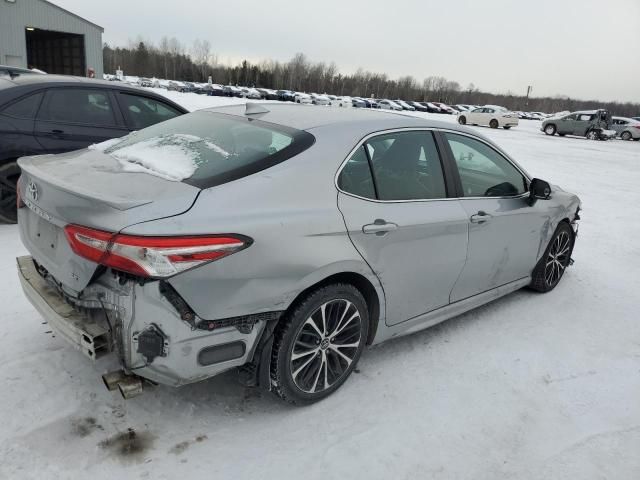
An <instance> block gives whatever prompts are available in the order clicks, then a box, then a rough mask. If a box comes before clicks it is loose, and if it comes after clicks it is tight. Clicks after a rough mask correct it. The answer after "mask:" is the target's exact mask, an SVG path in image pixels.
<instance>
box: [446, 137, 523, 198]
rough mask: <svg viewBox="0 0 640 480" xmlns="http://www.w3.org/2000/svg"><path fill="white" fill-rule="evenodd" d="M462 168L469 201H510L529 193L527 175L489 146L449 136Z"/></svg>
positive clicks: (448, 138) (457, 161)
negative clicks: (494, 199) (509, 199)
mask: <svg viewBox="0 0 640 480" xmlns="http://www.w3.org/2000/svg"><path fill="white" fill-rule="evenodd" d="M445 137H446V139H447V141H448V143H449V146H450V147H451V151H452V153H453V156H454V158H455V161H456V164H457V166H458V172H459V173H460V181H461V182H462V189H463V191H464V196H465V197H507V196H513V195H519V194H522V193H524V192H526V191H527V183H526V178H525V177H524V175H522V174H521V173H520V171H519V170H518V169H517V168H516V167H514V166H513V165H512V164H511V162H509V161H508V160H507V159H506V158H504V157H503V156H502V155H500V154H499V153H498V152H496V151H495V150H494V149H493V148H491V147H489V146H488V145H486V144H485V143H483V142H481V141H479V140H475V139H473V138H471V137H467V136H464V135H456V134H453V133H445Z"/></svg>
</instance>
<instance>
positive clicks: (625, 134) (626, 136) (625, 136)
mask: <svg viewBox="0 0 640 480" xmlns="http://www.w3.org/2000/svg"><path fill="white" fill-rule="evenodd" d="M620 138H621V139H622V140H631V132H622V135H620Z"/></svg>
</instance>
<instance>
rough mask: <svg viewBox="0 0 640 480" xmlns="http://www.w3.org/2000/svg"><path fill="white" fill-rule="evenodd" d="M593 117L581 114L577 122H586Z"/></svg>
mask: <svg viewBox="0 0 640 480" xmlns="http://www.w3.org/2000/svg"><path fill="white" fill-rule="evenodd" d="M594 117H595V115H589V114H582V115H580V116H579V117H578V120H580V121H581V122H588V121H590V120H592V119H593V118H594Z"/></svg>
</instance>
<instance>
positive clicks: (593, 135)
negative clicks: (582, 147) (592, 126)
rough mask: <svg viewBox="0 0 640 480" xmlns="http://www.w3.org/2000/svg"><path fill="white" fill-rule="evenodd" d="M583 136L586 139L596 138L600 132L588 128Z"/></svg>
mask: <svg viewBox="0 0 640 480" xmlns="http://www.w3.org/2000/svg"><path fill="white" fill-rule="evenodd" d="M584 136H585V137H586V138H587V140H598V139H599V138H600V134H599V133H598V131H597V130H589V131H588V132H587V133H585V135H584Z"/></svg>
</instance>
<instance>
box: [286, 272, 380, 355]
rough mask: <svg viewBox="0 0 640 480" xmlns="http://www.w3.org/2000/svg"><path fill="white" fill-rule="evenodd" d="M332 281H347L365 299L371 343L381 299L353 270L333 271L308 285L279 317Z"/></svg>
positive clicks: (371, 286) (368, 281) (368, 337)
mask: <svg viewBox="0 0 640 480" xmlns="http://www.w3.org/2000/svg"><path fill="white" fill-rule="evenodd" d="M333 283H348V284H350V285H353V286H354V287H355V288H357V289H358V290H359V291H360V293H361V294H362V296H363V297H364V299H365V301H366V302H367V309H368V310H369V333H368V335H367V345H371V344H372V343H373V340H374V338H375V336H376V332H377V331H378V325H379V323H380V316H381V301H380V295H379V294H378V291H377V290H376V287H375V286H374V285H373V283H371V281H370V280H369V279H368V278H367V277H365V276H364V275H362V274H360V273H356V272H353V271H344V272H339V273H334V274H332V275H329V276H327V277H325V278H323V279H322V280H320V281H317V282H316V283H314V284H312V285H310V286H308V287H307V288H305V289H304V290H302V291H301V292H299V293H298V294H297V295H296V297H295V298H294V299H293V301H292V302H291V303H290V304H289V306H288V307H287V309H286V310H285V311H284V313H283V314H282V316H281V317H280V318H284V317H286V315H287V313H288V312H290V311H291V310H293V309H295V307H296V306H297V305H298V304H299V303H300V302H301V301H302V300H303V299H304V298H305V297H306V296H307V295H308V294H310V293H311V292H313V291H314V290H317V289H319V288H322V287H324V286H327V285H331V284H333Z"/></svg>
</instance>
